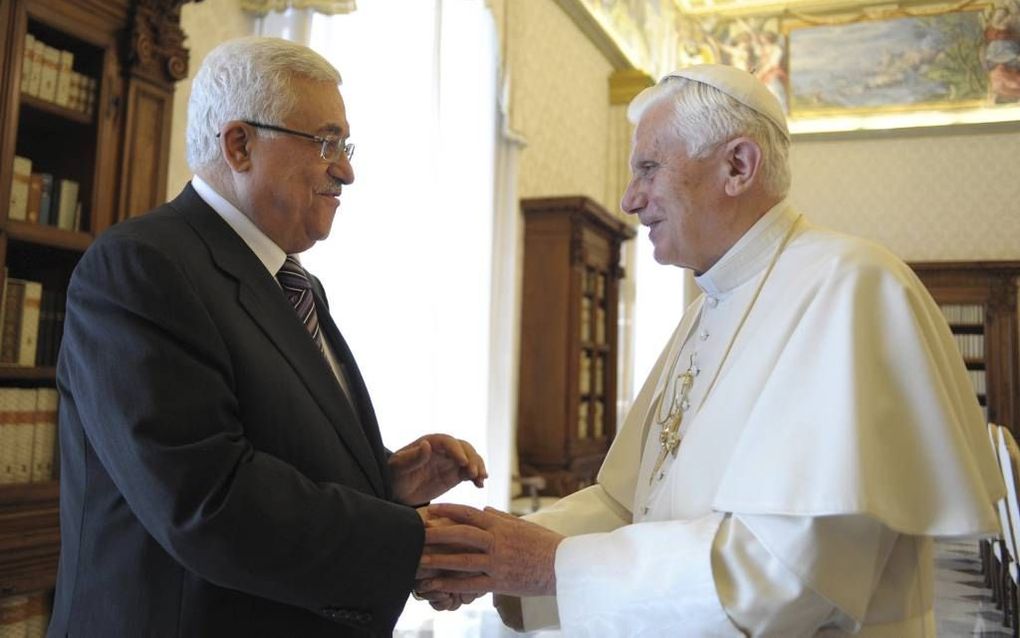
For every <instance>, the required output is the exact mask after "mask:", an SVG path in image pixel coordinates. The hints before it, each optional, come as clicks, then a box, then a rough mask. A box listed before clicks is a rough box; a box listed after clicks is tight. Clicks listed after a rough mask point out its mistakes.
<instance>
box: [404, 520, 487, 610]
mask: <svg viewBox="0 0 1020 638" xmlns="http://www.w3.org/2000/svg"><path fill="white" fill-rule="evenodd" d="M418 515H419V516H421V519H422V522H423V523H425V525H426V527H427V526H428V525H430V524H431V525H441V524H452V521H448V520H444V519H439V518H437V517H430V516H429V512H428V507H419V508H418ZM424 551H425V552H436V551H439V550H438V549H437V548H436V547H432V546H428V545H426V546H425V550H424ZM440 573H441V572H439V571H438V570H435V569H424V568H422V566H421V565H420V564H419V566H418V571H417V572H416V573H415V576H414V578H415V586H416V588H415V589H413V590H412V591H411V593H412V595H413V596H414V597H415V598H417V599H418V600H424V601H426V602H428V604H429V605H431V606H432V608H433V609H435V610H436V611H455V610H457V609H459V608H460V606H461V605H469V604H471V603H472V602H474V600H475V599H476V598H478V596H479V595H477V594H452V593H449V592H442V591H429V592H420V591H418V589H417V584H418V583H419V582H420V581H421V580H422V579H427V578H434V577H435V576H438V575H439V574H440Z"/></svg>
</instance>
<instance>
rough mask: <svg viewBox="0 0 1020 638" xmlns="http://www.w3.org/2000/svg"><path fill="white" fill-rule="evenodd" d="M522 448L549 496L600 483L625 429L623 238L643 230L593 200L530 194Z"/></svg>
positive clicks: (525, 203)
mask: <svg viewBox="0 0 1020 638" xmlns="http://www.w3.org/2000/svg"><path fill="white" fill-rule="evenodd" d="M521 209H522V211H523V213H524V282H523V301H522V307H521V314H522V316H521V353H520V378H519V396H518V425H517V449H518V455H519V459H520V464H521V474H522V475H523V476H535V475H538V476H542V477H544V478H545V480H546V488H545V490H544V491H543V493H544V494H547V495H551V496H563V495H565V494H569V493H571V492H573V491H575V490H577V489H580V488H582V487H584V486H586V485H589V484H591V483H592V482H594V480H595V474H596V473H597V472H598V468H599V466H601V464H602V460H603V459H604V458H605V455H606V452H607V451H608V450H609V445H610V443H612V440H613V437H614V436H615V434H616V396H617V392H616V379H617V360H618V349H617V335H618V330H617V304H618V302H619V281H620V279H621V278H622V277H623V269H622V268H621V266H620V247H621V244H622V243H623V242H624V241H626V240H627V239H630V238H632V237H634V235H635V233H634V230H633V229H632V228H631V227H630V226H628V225H627V224H625V223H624V222H622V221H621V220H619V219H617V218H614V217H613V216H611V215H610V214H609V213H608V212H606V210H605V209H604V208H602V207H601V206H599V205H598V204H596V203H595V202H594V201H592V200H590V199H588V198H586V197H553V198H543V199H524V200H522V201H521Z"/></svg>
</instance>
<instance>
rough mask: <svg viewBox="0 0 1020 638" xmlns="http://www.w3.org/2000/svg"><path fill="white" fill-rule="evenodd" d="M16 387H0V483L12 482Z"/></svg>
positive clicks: (7, 483) (13, 472) (13, 471)
mask: <svg viewBox="0 0 1020 638" xmlns="http://www.w3.org/2000/svg"><path fill="white" fill-rule="evenodd" d="M16 391H17V388H3V387H0V485H10V484H11V483H14V477H15V475H16V472H15V470H14V462H15V456H14V446H15V441H16V438H17V437H16V436H15V432H14V405H15V401H16V399H15V392H16Z"/></svg>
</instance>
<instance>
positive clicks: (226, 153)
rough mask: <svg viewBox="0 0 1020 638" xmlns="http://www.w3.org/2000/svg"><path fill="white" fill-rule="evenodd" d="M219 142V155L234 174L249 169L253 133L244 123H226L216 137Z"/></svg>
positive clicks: (253, 138)
mask: <svg viewBox="0 0 1020 638" xmlns="http://www.w3.org/2000/svg"><path fill="white" fill-rule="evenodd" d="M217 137H218V138H219V141H220V155H222V156H223V161H225V162H226V163H227V166H229V167H230V169H231V170H232V171H234V172H235V173H244V172H246V171H248V170H250V169H251V149H252V144H253V142H254V141H255V134H254V131H252V130H251V127H249V126H248V125H247V124H245V123H244V122H237V121H232V122H227V123H226V124H224V125H223V128H221V129H220V134H219V135H218V136H217Z"/></svg>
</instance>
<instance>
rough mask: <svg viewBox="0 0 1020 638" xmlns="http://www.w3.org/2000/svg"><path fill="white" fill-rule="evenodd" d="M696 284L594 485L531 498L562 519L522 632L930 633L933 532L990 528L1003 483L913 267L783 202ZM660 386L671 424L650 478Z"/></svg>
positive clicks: (944, 331)
mask: <svg viewBox="0 0 1020 638" xmlns="http://www.w3.org/2000/svg"><path fill="white" fill-rule="evenodd" d="M697 282H698V285H699V287H701V289H702V291H703V293H704V294H702V295H701V296H700V297H699V298H698V299H697V300H695V302H694V303H693V304H692V306H691V307H690V308H689V309H688V311H687V312H686V313H685V315H684V319H683V320H682V321H681V323H680V325H679V327H678V328H677V330H676V332H675V333H674V336H673V338H672V340H671V342H670V343H669V344H668V345H667V347H666V349H665V350H664V352H663V353H662V355H661V356H660V358H659V361H658V362H657V364H656V366H655V368H654V369H653V370H652V372H651V374H650V375H649V377H648V380H647V381H646V382H645V385H644V387H643V388H642V390H641V392H640V393H639V394H638V397H637V399H636V400H635V402H634V405H633V407H632V408H631V411H630V413H629V415H628V417H627V419H626V420H625V422H624V424H623V427H622V428H621V430H620V432H619V434H618V436H617V438H616V441H615V442H614V443H613V447H612V448H611V450H610V452H609V455H608V456H607V458H606V461H605V463H604V465H603V466H602V469H601V470H600V472H599V477H598V484H597V485H595V486H592V487H589V488H587V489H585V490H582V491H580V492H578V493H576V494H573V495H571V496H568V497H567V498H565V499H563V500H561V501H559V502H558V503H557V504H556V505H554V506H553V507H551V508H550V509H548V510H544V511H542V512H539V513H537V514H534V515H532V516H530V517H529V519H530V520H532V521H535V522H537V523H540V524H542V525H545V526H547V527H550V528H552V529H555V530H557V531H559V532H561V533H563V534H566V535H568V536H569V538H567V539H566V540H564V541H563V543H562V544H561V545H560V547H559V549H558V550H557V553H556V596H555V597H542V598H526V599H524V600H523V605H522V607H523V612H524V621H525V629H528V630H531V629H537V628H540V627H542V626H552V625H560V626H561V628H562V630H563V632H564V633H565V634H566V635H568V636H599V637H606V636H742V635H753V636H782V637H783V638H792V637H796V636H843V635H849V634H852V633H854V632H858V633H857V634H856V635H858V636H866V637H868V638H877V637H881V638H886V637H888V638H913V637H915V636H918V637H919V636H934V635H935V623H934V617H933V613H932V599H933V595H932V587H933V562H932V540H931V539H932V537H939V536H953V537H960V536H978V535H982V534H985V533H989V532H991V531H992V530H994V529H996V526H997V521H996V514H995V511H994V509H993V503H994V502H995V500H997V499H998V498H999V497H1000V496H1001V495H1002V493H1003V491H1004V488H1003V485H1002V481H1001V478H1000V477H999V474H998V472H997V470H996V465H995V460H994V458H993V456H992V452H991V447H990V446H989V444H988V439H987V434H986V432H985V427H984V423H983V417H982V413H981V409H980V407H979V406H978V403H977V400H976V398H975V396H974V393H973V390H972V388H971V385H970V381H969V379H968V377H967V373H966V370H965V368H964V366H963V361H962V359H961V357H960V354H959V352H958V351H957V349H956V346H955V344H954V342H953V339H952V335H951V333H950V332H949V328H948V327H947V325H946V323H945V321H944V319H943V318H942V315H941V313H940V312H939V309H938V308H937V307H936V305H935V304H934V302H933V301H932V299H931V297H930V296H929V294H928V293H927V291H926V290H925V289H924V287H923V285H922V284H921V283H920V281H919V280H918V279H917V277H916V276H915V275H914V273H913V272H912V271H911V270H910V269H909V267H907V266H906V265H905V264H903V263H902V262H901V261H900V260H899V259H897V258H896V257H894V256H893V255H892V254H890V253H889V252H888V251H887V250H885V249H884V248H881V247H880V246H877V245H875V244H872V243H869V242H865V241H863V240H860V239H856V238H852V237H848V236H845V235H841V234H838V233H835V232H832V231H828V230H825V229H821V228H818V227H815V226H812V225H811V224H809V223H808V222H807V221H805V220H804V219H803V218H801V217H800V216H799V215H798V214H797V213H796V212H795V211H793V210H792V209H791V208H790V206H789V205H788V204H786V203H785V202H784V203H781V204H780V205H778V206H776V207H775V208H773V209H772V210H770V211H769V212H768V213H767V214H766V215H765V216H764V217H762V219H760V220H759V221H758V222H757V223H756V224H755V225H754V227H752V228H751V229H750V230H749V231H748V232H747V233H746V234H745V235H744V236H743V237H742V238H741V239H740V240H739V241H738V242H737V244H735V245H734V246H733V247H732V248H731V249H730V250H729V251H728V252H727V253H726V254H725V255H724V256H723V257H722V259H720V260H719V261H718V262H717V263H716V264H715V265H714V266H713V267H712V268H711V269H710V270H708V271H707V272H705V273H704V274H703V275H701V276H700V277H698V278H697ZM692 355H693V357H694V358H693V365H692ZM684 371H690V372H691V374H694V373H695V372H696V374H694V376H693V382H692V383H691V384H690V387H689V391H688V392H687V394H686V397H682V396H681V395H682V393H681V392H679V390H680V387H679V386H678V385H677V378H678V377H679V375H680V374H681V373H682V372H684ZM706 393H707V394H706ZM660 397H662V399H663V400H662V402H661V403H660V401H659V399H660ZM673 397H678V398H686V401H676V403H674V405H679V404H681V403H682V404H683V406H684V407H685V408H686V410H684V418H683V421H682V430H681V431H682V433H683V438H682V442H681V443H680V445H679V448H678V450H677V455H676V457H675V458H674V457H673V456H672V455H668V456H667V457H666V460H665V463H664V464H663V465H662V466H661V470H660V471H659V472H655V474H654V476H653V471H652V470H653V467H654V466H655V465H656V462H657V460H658V457H659V454H660V451H661V447H660V443H659V431H660V421H662V420H663V419H662V416H661V415H663V414H665V413H666V412H667V410H668V407H669V406H670V405H671V402H672V401H674V399H673Z"/></svg>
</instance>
